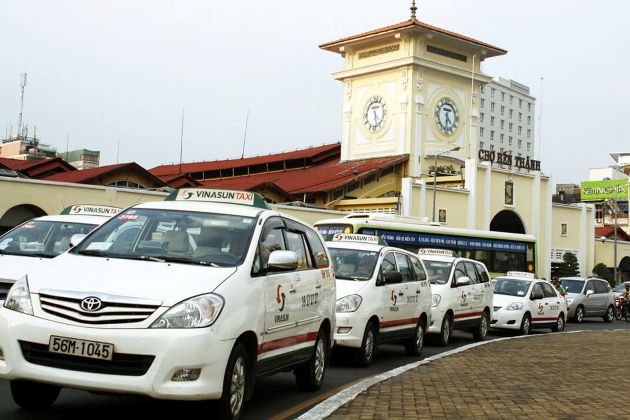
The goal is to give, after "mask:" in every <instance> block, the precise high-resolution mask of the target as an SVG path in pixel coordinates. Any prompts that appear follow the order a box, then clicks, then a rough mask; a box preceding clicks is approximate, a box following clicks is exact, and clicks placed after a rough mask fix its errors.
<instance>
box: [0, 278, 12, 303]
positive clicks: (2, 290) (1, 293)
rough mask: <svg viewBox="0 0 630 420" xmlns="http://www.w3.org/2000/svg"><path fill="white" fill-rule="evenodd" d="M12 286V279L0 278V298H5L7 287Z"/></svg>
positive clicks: (7, 291)
mask: <svg viewBox="0 0 630 420" xmlns="http://www.w3.org/2000/svg"><path fill="white" fill-rule="evenodd" d="M11 286H13V281H9V280H4V279H0V300H5V299H6V298H7V294H8V293H9V289H10V288H11Z"/></svg>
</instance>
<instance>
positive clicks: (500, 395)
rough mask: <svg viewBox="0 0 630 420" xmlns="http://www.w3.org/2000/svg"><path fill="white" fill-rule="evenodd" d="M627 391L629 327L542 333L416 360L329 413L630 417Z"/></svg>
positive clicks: (338, 416)
mask: <svg viewBox="0 0 630 420" xmlns="http://www.w3.org/2000/svg"><path fill="white" fill-rule="evenodd" d="M624 364H625V366H626V369H625V372H626V373H625V374H624V375H621V374H620V373H618V372H616V370H618V369H619V368H620V367H621V366H623V365H624ZM628 390H630V331H607V332H603V331H597V332H594V331H593V332H590V331H589V332H583V333H570V334H540V335H535V336H531V337H527V338H524V339H516V340H507V341H501V342H496V343H488V344H486V345H483V346H480V347H475V348H472V349H469V350H466V351H464V352H461V353H458V354H454V355H451V356H447V357H445V358H442V359H438V360H435V361H433V362H431V363H428V364H425V365H421V366H418V367H416V368H415V369H412V370H410V371H408V372H406V373H403V374H401V375H399V376H397V377H394V378H391V379H388V380H385V381H383V382H381V383H378V384H376V385H374V386H372V387H371V388H369V389H367V390H366V391H364V392H362V393H361V394H359V395H358V396H357V398H356V399H354V400H353V401H351V402H349V403H348V404H346V405H344V406H342V407H341V408H339V409H338V410H337V411H335V412H334V413H333V414H332V415H331V416H330V417H329V419H391V420H394V419H414V418H415V419H425V418H426V419H428V418H444V417H446V418H484V419H487V418H490V419H492V418H497V419H498V418H537V419H542V418H544V419H550V418H561V419H574V418H630V410H629V409H628V408H627V407H628V403H627V401H628V396H627V392H626V391H628ZM624 405H625V406H626V408H623V406H624Z"/></svg>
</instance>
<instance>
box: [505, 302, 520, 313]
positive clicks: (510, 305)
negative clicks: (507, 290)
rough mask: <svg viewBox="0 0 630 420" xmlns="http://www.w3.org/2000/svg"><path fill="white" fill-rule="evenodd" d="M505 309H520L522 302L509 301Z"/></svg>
mask: <svg viewBox="0 0 630 420" xmlns="http://www.w3.org/2000/svg"><path fill="white" fill-rule="evenodd" d="M505 309H506V310H507V311H520V310H521V309H523V304H522V303H521V302H514V303H510V304H509V305H508V307H507V308H505Z"/></svg>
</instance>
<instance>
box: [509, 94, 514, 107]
mask: <svg viewBox="0 0 630 420" xmlns="http://www.w3.org/2000/svg"><path fill="white" fill-rule="evenodd" d="M513 103H514V96H512V95H510V105H512V104H513Z"/></svg>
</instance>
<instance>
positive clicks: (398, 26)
mask: <svg viewBox="0 0 630 420" xmlns="http://www.w3.org/2000/svg"><path fill="white" fill-rule="evenodd" d="M414 26H415V27H419V28H422V29H427V30H429V31H434V32H439V33H441V34H444V35H448V36H452V37H454V38H457V39H460V40H463V41H467V42H472V43H473V44H477V45H480V46H482V47H485V48H489V49H493V50H495V51H496V52H497V53H499V54H506V53H507V50H504V49H502V48H499V47H496V46H494V45H492V44H488V43H485V42H482V41H478V40H476V39H474V38H470V37H467V36H465V35H461V34H458V33H456V32H451V31H448V30H446V29H442V28H438V27H437V26H433V25H429V24H428V23H424V22H420V21H419V20H416V19H410V20H406V21H404V22H400V23H397V24H395V25H390V26H386V27H384V28H379V29H374V30H372V31H369V32H364V33H362V34H358V35H352V36H349V37H346V38H341V39H338V40H336V41H332V42H327V43H325V44H322V45H320V46H319V48H322V49H324V50H330V51H334V50H333V49H332V47H334V46H336V45H337V44H342V43H346V42H349V41H354V40H357V39H360V38H365V37H369V36H372V35H378V34H382V33H385V32H390V31H396V30H400V29H404V28H410V27H414ZM334 52H338V51H334Z"/></svg>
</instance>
